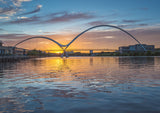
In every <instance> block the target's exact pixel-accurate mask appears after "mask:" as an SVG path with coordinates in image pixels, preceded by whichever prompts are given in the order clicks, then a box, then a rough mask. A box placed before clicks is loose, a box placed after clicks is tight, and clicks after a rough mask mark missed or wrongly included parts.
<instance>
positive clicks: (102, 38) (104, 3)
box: [0, 0, 160, 49]
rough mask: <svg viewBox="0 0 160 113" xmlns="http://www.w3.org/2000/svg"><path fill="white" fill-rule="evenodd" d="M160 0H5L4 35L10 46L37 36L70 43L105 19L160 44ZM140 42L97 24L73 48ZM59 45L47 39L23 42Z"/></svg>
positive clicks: (0, 2) (0, 36)
mask: <svg viewBox="0 0 160 113" xmlns="http://www.w3.org/2000/svg"><path fill="white" fill-rule="evenodd" d="M159 5H160V0H0V40H2V41H3V42H4V45H6V46H13V45H14V44H16V43H17V42H19V41H21V40H23V39H26V38H29V37H32V36H47V37H50V38H52V39H54V40H56V41H58V42H60V43H62V44H67V43H68V42H69V41H71V40H72V39H73V38H74V37H75V36H76V35H78V34H79V33H80V32H82V31H84V30H85V29H87V28H89V27H92V26H95V25H101V24H109V25H115V26H119V27H121V28H123V29H125V30H127V31H128V32H130V33H131V34H132V35H134V36H135V37H136V38H137V39H138V40H139V41H140V42H142V43H145V44H154V45H156V47H157V48H160V14H159V11H160V7H159ZM131 44H136V42H135V41H134V40H133V39H131V38H129V36H127V35H126V34H124V33H122V32H121V31H119V30H116V29H113V28H107V27H103V28H97V29H94V30H91V31H90V32H88V33H86V34H85V35H83V36H82V37H79V39H78V40H76V41H75V42H74V43H73V44H72V45H71V48H111V49H112V48H115V49H116V48H118V47H119V46H123V45H131ZM19 47H23V48H28V49H33V48H36V49H55V48H57V46H56V44H54V43H53V42H51V41H48V40H45V39H33V40H30V41H27V42H25V43H24V44H21V45H19Z"/></svg>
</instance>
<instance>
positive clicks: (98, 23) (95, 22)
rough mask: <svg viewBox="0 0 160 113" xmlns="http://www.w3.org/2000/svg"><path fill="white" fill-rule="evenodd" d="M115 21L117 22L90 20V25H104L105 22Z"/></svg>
mask: <svg viewBox="0 0 160 113" xmlns="http://www.w3.org/2000/svg"><path fill="white" fill-rule="evenodd" d="M114 22H117V21H115V20H113V21H104V20H102V21H93V22H89V23H88V25H91V26H95V25H104V24H111V23H114Z"/></svg>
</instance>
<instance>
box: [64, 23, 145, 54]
mask: <svg viewBox="0 0 160 113" xmlns="http://www.w3.org/2000/svg"><path fill="white" fill-rule="evenodd" d="M98 27H112V28H116V29H119V30H120V31H122V32H124V33H126V34H127V35H129V36H130V37H131V38H132V39H134V40H135V41H136V42H138V44H140V45H141V47H142V48H143V49H144V51H146V49H145V48H144V46H143V45H142V44H141V43H140V41H138V40H137V39H136V38H135V37H134V36H133V35H132V34H130V33H129V32H127V31H126V30H124V29H122V28H120V27H117V26H113V25H97V26H93V27H90V28H88V29H86V30H85V31H83V32H81V33H80V34H78V35H77V36H76V37H75V38H74V39H73V40H72V41H71V42H70V43H68V44H67V45H66V48H65V49H67V48H68V47H69V46H70V45H71V44H72V43H73V42H74V41H75V40H76V39H77V38H78V37H80V36H81V35H83V34H84V33H86V32H87V31H90V30H92V29H94V28H98Z"/></svg>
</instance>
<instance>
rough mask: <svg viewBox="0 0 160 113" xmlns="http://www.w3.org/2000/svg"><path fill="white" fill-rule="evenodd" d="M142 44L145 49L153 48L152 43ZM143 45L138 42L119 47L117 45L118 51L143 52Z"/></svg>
mask: <svg viewBox="0 0 160 113" xmlns="http://www.w3.org/2000/svg"><path fill="white" fill-rule="evenodd" d="M142 45H143V47H144V48H145V49H146V50H147V51H154V50H155V47H154V45H146V44H142ZM143 47H142V46H141V45H140V44H136V45H129V46H121V47H119V52H120V53H126V52H144V48H143Z"/></svg>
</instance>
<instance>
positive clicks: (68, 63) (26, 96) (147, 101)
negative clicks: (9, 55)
mask: <svg viewBox="0 0 160 113" xmlns="http://www.w3.org/2000/svg"><path fill="white" fill-rule="evenodd" d="M21 112H25V113H28V112H29V113H30V112H31V113H32V112H33V113H160V57H70V58H67V59H65V58H64V59H62V58H58V57H57V58H55V57H54V58H37V59H29V60H25V61H20V62H14V63H0V113H21Z"/></svg>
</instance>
